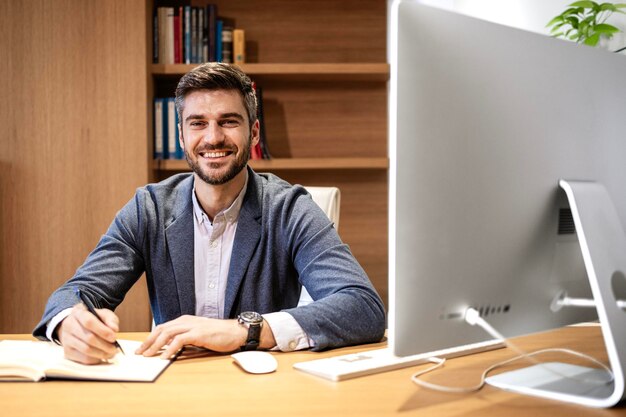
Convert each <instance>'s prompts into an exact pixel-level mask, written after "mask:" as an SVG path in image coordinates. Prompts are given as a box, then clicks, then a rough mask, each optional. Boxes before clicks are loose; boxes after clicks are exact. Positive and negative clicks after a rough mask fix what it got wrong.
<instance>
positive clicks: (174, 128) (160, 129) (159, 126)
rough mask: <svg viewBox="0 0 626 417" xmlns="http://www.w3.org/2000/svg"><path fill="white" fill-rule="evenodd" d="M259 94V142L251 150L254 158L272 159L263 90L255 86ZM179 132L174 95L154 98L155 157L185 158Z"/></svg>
mask: <svg viewBox="0 0 626 417" xmlns="http://www.w3.org/2000/svg"><path fill="white" fill-rule="evenodd" d="M255 89H256V94H257V102H258V106H257V117H258V119H259V122H260V124H261V126H260V140H259V143H258V144H257V145H256V146H254V147H253V148H252V150H251V155H250V156H251V158H252V159H271V158H272V156H271V154H270V151H269V146H268V145H267V138H266V135H265V121H264V116H263V92H262V89H261V88H259V87H257V86H255ZM178 135H179V133H178V112H176V105H175V103H174V97H165V98H155V99H154V159H184V157H185V154H184V152H183V149H182V148H181V146H180V142H179V140H178V139H179V136H178Z"/></svg>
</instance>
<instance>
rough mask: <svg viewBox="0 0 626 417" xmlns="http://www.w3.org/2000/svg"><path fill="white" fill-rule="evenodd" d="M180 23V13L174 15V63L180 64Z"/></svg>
mask: <svg viewBox="0 0 626 417" xmlns="http://www.w3.org/2000/svg"><path fill="white" fill-rule="evenodd" d="M179 25H180V15H174V63H175V64H180V62H181V61H180V32H179V31H178V26H179Z"/></svg>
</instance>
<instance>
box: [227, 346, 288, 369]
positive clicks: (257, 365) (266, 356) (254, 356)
mask: <svg viewBox="0 0 626 417" xmlns="http://www.w3.org/2000/svg"><path fill="white" fill-rule="evenodd" d="M230 356H231V357H232V358H233V359H235V362H237V364H238V365H239V366H240V367H241V368H242V369H243V370H244V371H246V372H249V373H251V374H268V373H270V372H274V371H275V370H276V368H278V362H276V358H274V356H272V355H271V354H270V353H268V352H262V351H259V350H248V351H245V352H237V353H233V354H232V355H230Z"/></svg>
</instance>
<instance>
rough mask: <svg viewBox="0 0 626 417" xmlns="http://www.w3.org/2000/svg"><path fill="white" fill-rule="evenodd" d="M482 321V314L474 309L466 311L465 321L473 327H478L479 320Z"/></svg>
mask: <svg viewBox="0 0 626 417" xmlns="http://www.w3.org/2000/svg"><path fill="white" fill-rule="evenodd" d="M479 319H480V313H479V312H478V310H476V309H475V308H473V307H470V308H468V309H467V310H465V321H466V322H467V323H468V324H471V325H472V326H476V325H477V324H478V320H479Z"/></svg>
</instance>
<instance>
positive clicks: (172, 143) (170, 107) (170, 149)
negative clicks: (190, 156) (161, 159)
mask: <svg viewBox="0 0 626 417" xmlns="http://www.w3.org/2000/svg"><path fill="white" fill-rule="evenodd" d="M166 102H167V157H168V158H170V159H174V158H176V130H177V129H176V107H175V105H174V97H168V98H167V99H166Z"/></svg>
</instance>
